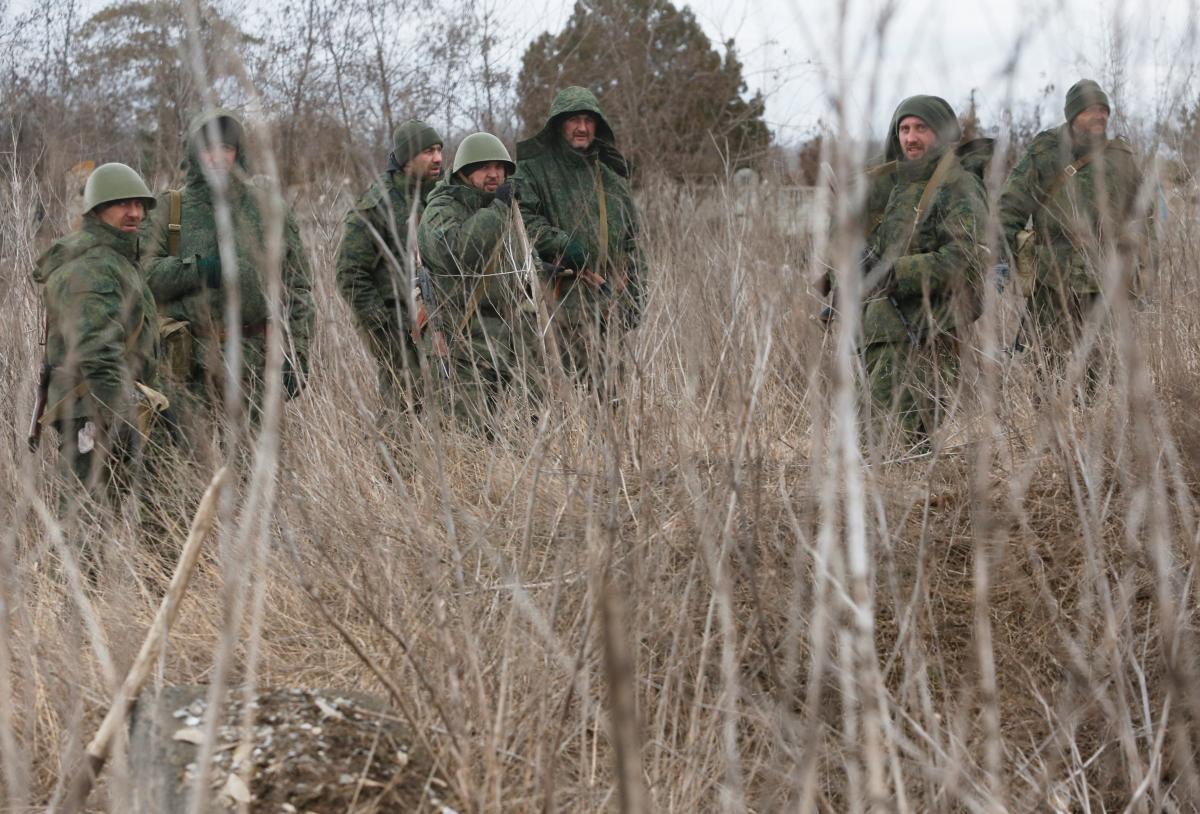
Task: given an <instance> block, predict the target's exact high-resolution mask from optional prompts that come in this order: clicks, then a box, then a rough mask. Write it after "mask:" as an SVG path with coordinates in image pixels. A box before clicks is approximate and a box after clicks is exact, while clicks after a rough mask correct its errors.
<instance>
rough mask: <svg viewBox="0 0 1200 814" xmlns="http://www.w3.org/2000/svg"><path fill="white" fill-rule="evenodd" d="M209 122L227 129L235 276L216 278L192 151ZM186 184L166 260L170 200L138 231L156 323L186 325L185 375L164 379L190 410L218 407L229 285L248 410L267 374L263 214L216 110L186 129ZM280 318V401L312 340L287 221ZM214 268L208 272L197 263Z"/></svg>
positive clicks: (296, 246)
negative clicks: (185, 393) (235, 298)
mask: <svg viewBox="0 0 1200 814" xmlns="http://www.w3.org/2000/svg"><path fill="white" fill-rule="evenodd" d="M213 120H218V121H220V122H222V126H223V127H232V128H235V131H234V135H231V136H229V137H230V138H234V139H237V140H238V141H239V144H238V145H237V146H238V152H237V166H236V167H235V168H234V170H233V171H232V172H231V173H230V174H229V183H228V186H227V188H226V200H227V201H228V204H229V207H230V216H231V218H232V220H233V243H234V247H235V253H236V257H237V267H236V268H234V269H233V270H232V271H231V270H229V269H221V267H220V264H219V261H217V260H216V258H217V256H218V254H219V248H218V246H219V244H218V234H217V224H216V211H215V202H214V200H213V194H212V190H211V189H210V188H209V185H208V181H207V180H206V179H205V177H204V171H203V169H202V168H201V164H200V158H199V145H200V144H201V143H203V141H204V140H205V139H206V137H207V136H206V126H207V125H208V123H209V122H211V121H213ZM188 132H189V136H188V150H187V181H186V184H185V186H184V187H183V189H182V191H181V196H182V201H181V203H182V218H181V226H182V229H181V230H180V232H179V250H178V252H177V253H176V254H172V253H171V251H170V241H169V230H168V224H169V223H170V210H171V206H170V193H164V194H162V195H160V196H159V198H158V206H157V207H156V208H155V209H154V212H153V214H152V216H151V218H150V219H149V221H148V224H147V226H146V227H145V229H144V237H145V240H144V243H143V248H142V272H143V274H144V275H145V277H146V282H147V283H148V284H149V286H150V290H151V291H153V292H154V296H155V299H156V300H157V302H158V306H159V311H160V312H161V313H162V315H163V316H165V317H167V318H168V319H172V320H179V321H182V322H186V323H187V324H188V332H189V334H190V343H191V352H190V353H189V354H186V355H187V357H188V358H186V359H185V361H184V363H183V366H184V367H185V368H186V369H184V370H178V371H177V370H173V371H172V374H173V375H177V376H179V377H180V378H181V379H182V383H183V384H185V385H186V386H187V388H188V390H189V392H190V394H191V396H192V399H193V400H194V401H195V402H196V403H197V404H194V405H193V407H196V406H199V405H206V406H207V407H209V408H215V407H217V406H219V405H220V404H221V403H222V399H223V395H222V391H223V383H224V362H223V356H224V341H225V336H226V330H227V324H228V317H229V315H228V314H226V313H225V296H226V295H225V291H224V286H225V285H228V284H229V282H230V281H231V280H232V281H233V282H234V283H235V284H236V285H237V286H238V294H239V299H240V307H241V313H240V314H239V315H238V316H237V320H238V321H239V322H240V323H241V329H242V363H243V369H242V372H243V387H244V388H245V391H244V392H245V393H246V394H247V398H248V400H249V403H250V405H251V408H252V412H254V411H256V410H257V407H258V403H259V399H260V398H261V387H262V380H263V372H264V368H265V366H266V338H267V331H268V330H269V329H273V328H274V327H275V326H272V325H270V324H269V320H270V310H269V307H268V300H267V276H266V269H265V268H264V266H265V264H266V262H267V259H266V256H265V254H266V250H267V240H268V235H267V234H266V233H265V229H266V223H265V221H266V216H265V213H264V211H263V205H264V203H265V202H264V200H263V198H264V197H265V194H266V193H265V191H264V190H262V189H260V188H259V186H258V185H257V184H256V183H255V182H254V181H252V180H251V179H250V178H249V177H248V170H247V164H246V160H245V149H244V145H241V144H240V140H241V136H240V133H241V125H240V123H239V122H238V120H237V119H236V117H234V116H233V114H231V113H229V112H228V111H224V110H215V111H213V112H211V113H208V114H203V115H201V116H199V117H197V118H196V119H195V120H193V122H192V125H191V127H190V128H189V130H188ZM282 240H283V247H282V248H283V257H282V269H281V276H282V287H283V303H282V304H281V309H280V310H281V312H282V313H283V315H284V316H285V318H286V320H287V326H286V327H287V335H286V336H285V338H284V342H285V344H284V349H285V353H286V358H285V362H284V381H285V386H286V388H287V394H288V396H289V397H290V396H295V395H298V393H299V391H300V388H301V385H302V381H303V378H302V377H303V376H304V375H306V374H307V373H308V344H309V337H310V335H311V333H312V324H313V304H312V282H311V273H310V271H309V265H308V258H307V256H306V255H305V252H304V246H303V245H302V244H301V242H300V229H299V227H298V226H297V224H296V220H295V218H294V217H293V216H292V214H291V212H290V211H288V212H286V214H285V217H284V222H283V235H282ZM206 262H207V263H209V264H214V265H215V268H213V270H212V271H209V270H207V269H206V267H205V264H206Z"/></svg>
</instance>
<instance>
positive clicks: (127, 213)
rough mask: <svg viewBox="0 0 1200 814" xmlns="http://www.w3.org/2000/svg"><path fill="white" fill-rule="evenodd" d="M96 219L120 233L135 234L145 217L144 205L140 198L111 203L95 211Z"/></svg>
mask: <svg viewBox="0 0 1200 814" xmlns="http://www.w3.org/2000/svg"><path fill="white" fill-rule="evenodd" d="M96 217H98V218H100V220H101V221H103V222H104V223H107V224H108V225H109V226H111V227H112V228H114V229H117V230H119V231H122V232H136V231H137V230H138V227H139V226H141V225H142V218H144V217H146V204H145V203H144V202H143V201H142V199H141V198H126V199H125V200H123V201H113V202H112V203H110V204H105V205H104V206H101V207H100V208H99V209H97V210H96Z"/></svg>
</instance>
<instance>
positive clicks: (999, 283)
mask: <svg viewBox="0 0 1200 814" xmlns="http://www.w3.org/2000/svg"><path fill="white" fill-rule="evenodd" d="M992 274H993V275H994V276H995V278H996V291H998V292H999V293H1001V294H1003V293H1004V289H1005V288H1007V287H1008V281H1009V280H1010V279H1012V274H1011V273H1010V272H1009V269H1008V263H997V264H996V265H994V266H992Z"/></svg>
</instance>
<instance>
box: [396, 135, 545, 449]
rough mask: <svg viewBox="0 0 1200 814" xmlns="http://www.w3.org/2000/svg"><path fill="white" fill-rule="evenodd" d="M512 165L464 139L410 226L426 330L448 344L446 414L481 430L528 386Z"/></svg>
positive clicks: (488, 145)
mask: <svg viewBox="0 0 1200 814" xmlns="http://www.w3.org/2000/svg"><path fill="white" fill-rule="evenodd" d="M515 169H516V167H515V165H514V164H513V162H512V159H511V158H510V157H509V154H508V150H507V149H505V147H504V144H503V143H502V142H501V141H500V139H498V138H496V137H495V136H493V135H491V134H490V133H473V134H471V135H469V136H467V137H466V138H465V139H463V142H462V144H460V145H459V147H458V152H457V153H455V155H454V166H453V168H452V173H453V174H452V175H451V177H450V178H447V179H446V180H445V181H442V182H441V183H439V184H438V185H437V186H436V187H435V188H434V190H433V192H432V193H431V194H430V196H429V202H428V204H427V206H426V208H425V216H424V217H423V218H422V220H421V228H420V231H419V232H418V240H419V245H420V247H421V258H422V260H423V261H424V263H425V266H426V268H427V269H428V270H429V272H430V273H431V276H432V279H433V282H434V288H435V290H436V296H437V302H436V303H425V306H426V308H428V309H430V313H431V322H430V325H431V330H430V334H432V328H436V329H437V330H440V331H441V332H442V333H443V334H444V339H445V342H446V345H447V347H448V351H449V354H448V355H449V358H450V363H451V365H450V369H449V370H448V373H449V374H450V375H449V377H448V378H449V379H450V382H449V387H450V389H451V391H452V397H453V406H454V413H455V414H456V416H458V417H459V418H461V419H464V420H466V421H467V422H469V423H470V424H472V425H474V426H476V427H478V428H482V429H490V424H491V415H492V410H493V408H494V406H495V403H496V400H497V398H498V397H499V396H500V395H501V393H502V392H503V390H504V389H505V388H508V387H516V388H518V389H522V388H523V389H524V390H525V394H526V395H527V394H528V393H529V391H530V390H531V389H534V388H536V377H532V376H529V375H528V374H529V373H531V372H532V371H531V370H530V364H531V361H532V360H533V359H534V358H535V357H534V356H533V354H532V353H531V351H532V350H533V348H534V344H535V342H536V336H537V335H536V333H535V331H536V327H537V322H536V320H537V309H536V306H535V303H534V301H533V299H532V292H531V291H530V290H529V289H528V288H526V286H525V281H524V279H523V278H522V277H521V276H520V275H519V274H518V272H519V271H521V270H526V269H529V268H531V258H530V257H528V256H525V255H524V253H523V252H522V250H521V248H520V247H519V240H518V239H517V238H516V237H515V235H514V229H513V226H514V217H513V213H512V207H514V206H516V205H517V202H518V200H519V195H518V193H517V187H516V185H515V183H514V179H511V178H510V177H509V176H510V175H512V173H513V171H514V170H515ZM434 339H435V338H434V337H433V336H432V335H431V336H430V337H429V341H430V344H431V345H432V342H433V341H434ZM439 341H440V340H439ZM431 352H433V353H434V354H435V355H436V354H437V353H438V351H437V350H436V349H434V348H432V347H431ZM515 395H517V396H518V397H519V396H521V395H523V394H522V393H520V392H517V393H516V394H515Z"/></svg>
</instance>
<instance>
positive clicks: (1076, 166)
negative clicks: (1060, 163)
mask: <svg viewBox="0 0 1200 814" xmlns="http://www.w3.org/2000/svg"><path fill="white" fill-rule="evenodd" d="M1098 152H1100V151H1099V150H1088V151H1087V152H1086V153H1085V154H1084V155H1083V157H1082V158H1080V159H1078V160H1077V161H1075V163H1073V164H1068V165H1067V166H1065V167H1063V168H1062V170H1061V171H1060V172H1059V173H1058V174H1057V175H1055V176H1054V180H1053V181H1051V182H1050V185H1049V186H1047V187H1046V191H1045V192H1043V193H1042V197H1041V198H1040V199H1039V200H1038V205H1039V206H1044V205H1045V204H1046V203H1047V202H1048V201H1049V200H1050V199H1051V198H1053V197H1054V196H1055V195H1056V194H1058V191H1059V190H1060V189H1062V188H1063V184H1065V183H1067V181H1069V180H1071V179H1072V178H1074V177H1075V174H1076V173H1078V172H1079V171H1080V170H1081V169H1083V168H1084V167H1086V166H1087V165H1088V164H1090V163H1091V162H1092V159H1093V158H1095V156H1096V154H1097V153H1098Z"/></svg>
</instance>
